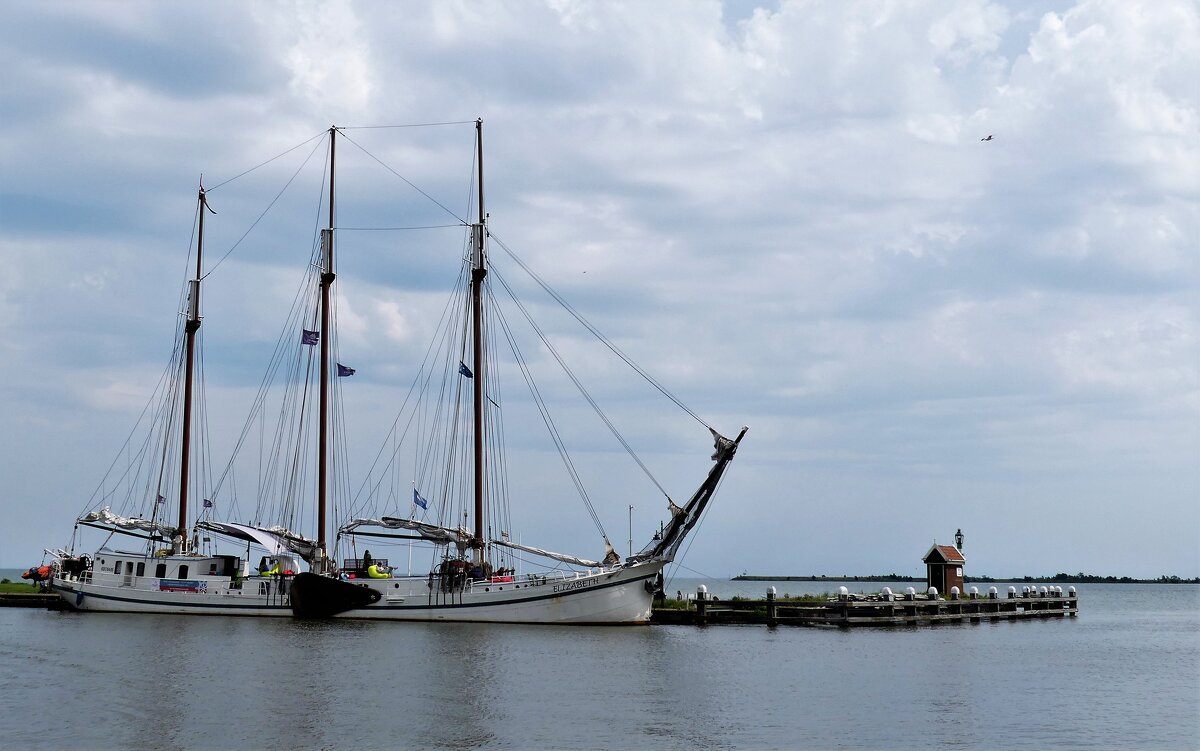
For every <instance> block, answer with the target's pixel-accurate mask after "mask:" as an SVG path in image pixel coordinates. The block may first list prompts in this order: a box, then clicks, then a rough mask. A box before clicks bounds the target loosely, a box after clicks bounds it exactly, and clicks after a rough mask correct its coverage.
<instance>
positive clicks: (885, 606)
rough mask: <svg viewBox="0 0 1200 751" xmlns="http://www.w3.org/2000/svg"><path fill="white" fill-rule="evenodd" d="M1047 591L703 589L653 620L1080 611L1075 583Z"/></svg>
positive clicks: (827, 619) (907, 619) (845, 619)
mask: <svg viewBox="0 0 1200 751" xmlns="http://www.w3.org/2000/svg"><path fill="white" fill-rule="evenodd" d="M772 589H773V588H772ZM844 589H845V588H844V587H843V590H844ZM994 589H995V588H993V590H994ZM1043 589H1044V590H1046V591H1039V590H1029V591H1025V592H1021V593H1018V592H1016V591H1015V589H1014V588H1011V587H1010V589H1009V592H1008V596H1007V597H1004V596H1001V595H1000V594H999V593H997V592H994V591H993V592H989V593H987V594H985V595H982V596H981V595H979V594H978V593H971V594H969V595H967V596H966V597H965V598H962V597H959V596H958V595H957V594H954V595H951V597H950V598H949V599H942V598H941V597H939V596H938V595H937V593H936V592H934V593H932V594H915V593H908V594H904V593H902V594H895V595H894V594H891V593H880V594H849V593H847V592H842V593H840V594H838V595H836V596H834V597H831V598H829V599H827V600H781V599H778V598H777V597H776V596H775V593H774V592H771V591H768V592H767V596H766V598H765V599H761V600H749V599H741V598H735V599H731V600H719V599H717V598H714V597H711V596H709V595H708V593H707V592H703V591H700V592H697V593H696V598H695V599H694V600H693V599H688V600H687V601H686V602H687V607H686V608H683V609H678V608H666V607H656V608H655V609H654V613H653V615H652V621H653V622H654V623H661V624H676V625H694V626H720V625H743V624H763V625H767V626H839V627H849V626H918V625H920V626H932V625H936V624H939V623H982V622H983V621H989V622H990V621H1005V620H1010V621H1011V620H1022V619H1028V618H1063V617H1074V616H1076V615H1078V613H1079V597H1078V595H1077V594H1076V593H1075V591H1074V589H1075V588H1074V587H1072V588H1071V589H1070V591H1068V592H1067V593H1063V592H1061V591H1058V589H1057V588H1056V590H1055V591H1050V590H1049V588H1043Z"/></svg>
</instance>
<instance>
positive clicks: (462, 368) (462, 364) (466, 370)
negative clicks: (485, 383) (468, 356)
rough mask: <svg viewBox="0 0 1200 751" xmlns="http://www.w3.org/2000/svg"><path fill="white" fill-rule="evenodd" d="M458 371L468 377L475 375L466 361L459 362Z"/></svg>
mask: <svg viewBox="0 0 1200 751" xmlns="http://www.w3.org/2000/svg"><path fill="white" fill-rule="evenodd" d="M458 372H459V373H461V374H462V375H465V376H466V377H467V378H474V377H475V374H474V373H472V372H471V369H470V368H468V367H467V364H466V363H465V362H459V363H458Z"/></svg>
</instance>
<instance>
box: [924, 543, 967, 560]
mask: <svg viewBox="0 0 1200 751" xmlns="http://www.w3.org/2000/svg"><path fill="white" fill-rule="evenodd" d="M935 554H940V556H939V557H940V558H941V559H942V560H943V561H945V562H946V563H966V561H967V559H966V558H963V554H962V553H961V552H959V550H958V548H956V547H954V546H953V545H934V546H933V548H932V549H930V551H929V553H928V554H927V555H926V556H925V561H924V562H925V563H929V561H930V559H931V558H933V557H934V555H935Z"/></svg>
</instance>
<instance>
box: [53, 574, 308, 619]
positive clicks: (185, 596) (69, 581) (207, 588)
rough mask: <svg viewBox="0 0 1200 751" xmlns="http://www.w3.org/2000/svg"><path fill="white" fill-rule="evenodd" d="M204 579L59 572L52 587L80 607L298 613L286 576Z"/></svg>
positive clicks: (195, 612)
mask: <svg viewBox="0 0 1200 751" xmlns="http://www.w3.org/2000/svg"><path fill="white" fill-rule="evenodd" d="M110 579H111V580H110ZM202 579H203V581H202V583H203V585H204V586H203V591H201V588H200V587H196V588H195V591H181V590H171V589H167V590H163V589H162V588H161V586H162V585H161V582H160V580H157V579H154V578H153V577H134V580H135V581H133V582H131V583H129V584H126V583H125V580H124V577H104V576H96V577H88V578H87V579H84V578H78V577H71V576H55V577H54V578H53V579H52V580H51V582H50V588H51V589H52V590H53V591H54V592H55V593H56V594H58V596H59V597H61V598H62V599H63V602H64V603H66V605H67V607H68V608H70V609H72V610H80V611H97V612H107V613H151V614H173V615H242V616H259V617H274V618H290V617H291V616H292V607H291V598H290V597H289V596H288V594H287V591H286V582H284V581H282V580H261V581H260V580H257V579H253V578H252V579H247V580H244V581H243V582H242V584H241V586H240V587H237V586H234V582H233V581H231V580H230V579H228V578H225V577H206V578H202ZM275 579H279V578H278V577H276V578H275ZM138 580H143V581H138ZM197 581H200V580H197ZM264 585H265V586H264ZM281 588H282V589H283V590H284V591H283V592H281V591H280V589H281Z"/></svg>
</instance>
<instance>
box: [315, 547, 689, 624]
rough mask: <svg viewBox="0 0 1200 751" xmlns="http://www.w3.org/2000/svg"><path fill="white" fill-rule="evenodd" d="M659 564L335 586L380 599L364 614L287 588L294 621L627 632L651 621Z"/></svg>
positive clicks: (359, 609)
mask: <svg viewBox="0 0 1200 751" xmlns="http://www.w3.org/2000/svg"><path fill="white" fill-rule="evenodd" d="M664 565H665V562H664V561H645V562H642V563H638V564H636V565H634V566H630V567H627V568H619V569H615V570H609V571H591V572H585V573H579V574H569V575H563V574H562V573H560V572H559V573H554V574H547V575H544V576H543V575H537V574H530V575H527V576H524V577H519V578H514V579H512V580H510V581H498V580H485V581H476V582H471V583H469V584H467V585H466V586H463V587H461V588H458V589H456V590H453V591H449V592H447V591H443V590H442V588H441V587H440V586H439V582H438V580H437V579H436V578H432V577H401V578H394V579H359V580H354V581H353V582H344V581H343V582H339V584H340V585H342V586H344V587H349V588H366V589H370V590H372V591H373V592H377V593H378V595H379V597H378V600H377V601H376V602H373V603H371V604H369V605H366V606H364V607H351V608H348V609H344V610H340V611H339V612H328V611H333V610H337V609H338V608H337V606H336V605H334V606H332V607H330V608H328V609H326V612H322V608H321V607H320V606H319V604H318V603H317V602H314V598H315V597H317V596H318V595H317V593H316V589H317V587H321V588H325V585H326V583H324V582H323V583H320V584H318V583H317V582H315V581H313V580H314V579H318V578H326V577H317V576H316V575H313V574H302V575H301V576H299V577H297V579H296V581H295V582H294V583H293V601H294V603H297V604H301V605H302V607H301V608H298V610H297V615H299V616H301V617H305V616H318V617H329V618H350V619H361V620H384V621H425V622H429V621H447V622H466V623H531V624H534V623H536V624H574V625H634V624H645V623H649V622H650V614H651V610H652V605H653V600H654V591H655V589H656V587H655V582H656V580H657V577H658V576H659V574H660V573H661V572H662V569H663V566H664Z"/></svg>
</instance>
